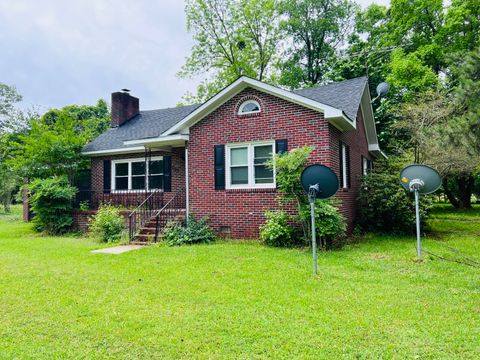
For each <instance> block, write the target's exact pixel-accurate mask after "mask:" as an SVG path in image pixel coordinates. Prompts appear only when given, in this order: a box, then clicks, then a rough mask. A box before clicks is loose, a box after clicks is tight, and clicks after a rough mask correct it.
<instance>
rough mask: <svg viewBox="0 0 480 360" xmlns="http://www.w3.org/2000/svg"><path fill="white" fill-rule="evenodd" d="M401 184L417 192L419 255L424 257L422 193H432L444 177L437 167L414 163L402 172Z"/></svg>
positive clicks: (416, 212)
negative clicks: (421, 230)
mask: <svg viewBox="0 0 480 360" xmlns="http://www.w3.org/2000/svg"><path fill="white" fill-rule="evenodd" d="M400 184H402V186H403V188H404V189H405V190H408V191H410V192H413V193H415V217H416V228H417V256H418V258H419V259H421V257H422V240H421V236H420V194H430V193H433V192H434V191H436V190H437V189H438V188H439V187H440V185H442V178H441V177H440V175H439V174H438V172H437V171H436V170H435V169H432V168H431V167H430V166H427V165H418V164H413V165H410V166H407V167H406V168H404V169H403V170H402V171H401V172H400Z"/></svg>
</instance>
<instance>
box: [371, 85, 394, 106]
mask: <svg viewBox="0 0 480 360" xmlns="http://www.w3.org/2000/svg"><path fill="white" fill-rule="evenodd" d="M388 90H390V85H389V84H388V83H386V82H381V83H380V84H378V85H377V96H376V97H375V98H374V99H373V100H372V101H371V102H370V103H373V102H374V101H375V100H377V99H378V98H381V97H383V96H385V95H387V93H388Z"/></svg>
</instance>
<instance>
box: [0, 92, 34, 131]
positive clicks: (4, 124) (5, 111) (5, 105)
mask: <svg viewBox="0 0 480 360" xmlns="http://www.w3.org/2000/svg"><path fill="white" fill-rule="evenodd" d="M20 101H22V95H20V94H19V93H18V92H17V89H16V88H15V87H14V86H9V85H6V84H3V83H0V133H5V132H15V131H21V130H23V129H25V128H27V127H28V120H29V117H30V116H29V115H32V114H31V113H32V111H30V112H26V113H24V112H22V111H21V110H19V109H18V108H17V107H16V105H17V103H19V102H20Z"/></svg>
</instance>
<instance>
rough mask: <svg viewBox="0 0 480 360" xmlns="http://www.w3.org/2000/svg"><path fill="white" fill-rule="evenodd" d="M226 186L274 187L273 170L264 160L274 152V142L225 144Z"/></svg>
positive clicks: (233, 187) (268, 158)
mask: <svg viewBox="0 0 480 360" xmlns="http://www.w3.org/2000/svg"><path fill="white" fill-rule="evenodd" d="M227 151H228V153H227V159H228V161H229V163H228V167H227V168H228V171H227V188H232V189H235V188H272V187H275V178H274V172H273V170H272V169H269V168H267V166H266V162H267V161H268V160H271V159H272V157H273V154H274V143H273V142H268V143H251V144H242V145H236V144H231V145H227Z"/></svg>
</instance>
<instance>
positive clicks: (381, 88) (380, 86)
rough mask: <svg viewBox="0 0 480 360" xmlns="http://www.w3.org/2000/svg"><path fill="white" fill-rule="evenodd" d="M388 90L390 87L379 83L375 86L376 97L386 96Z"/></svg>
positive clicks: (384, 83)
mask: <svg viewBox="0 0 480 360" xmlns="http://www.w3.org/2000/svg"><path fill="white" fill-rule="evenodd" d="M388 90H390V85H389V84H388V83H386V82H381V83H380V84H378V85H377V95H378V97H382V96H385V95H387V93H388Z"/></svg>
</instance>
